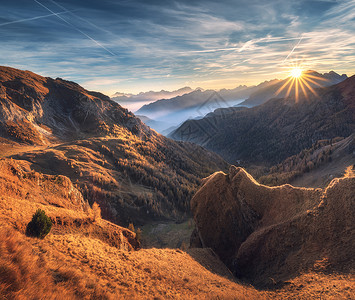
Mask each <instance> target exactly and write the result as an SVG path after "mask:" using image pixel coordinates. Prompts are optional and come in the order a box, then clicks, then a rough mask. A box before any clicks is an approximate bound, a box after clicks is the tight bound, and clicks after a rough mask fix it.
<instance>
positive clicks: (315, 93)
mask: <svg viewBox="0 0 355 300" xmlns="http://www.w3.org/2000/svg"><path fill="white" fill-rule="evenodd" d="M301 81H302V82H303V83H304V85H305V86H306V87H308V89H309V90H310V91H311V92H312V94H313V95H314V96H316V97H318V94H317V92H316V91H315V90H314V89H313V88H312V87H311V86H310V85H309V84H308V82H307V81H306V80H305V79H303V78H301Z"/></svg>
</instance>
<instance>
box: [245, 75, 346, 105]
mask: <svg viewBox="0 0 355 300" xmlns="http://www.w3.org/2000/svg"><path fill="white" fill-rule="evenodd" d="M304 74H305V75H306V76H309V79H310V80H308V82H307V84H308V85H309V86H310V87H311V88H313V89H314V88H319V87H327V86H331V85H334V84H337V83H340V82H342V81H344V80H345V79H347V78H348V77H347V75H346V74H343V75H339V74H337V73H336V72H334V71H330V72H329V73H324V74H320V73H318V72H316V71H306V72H304ZM288 82H289V78H287V79H284V80H274V81H270V82H269V83H268V84H267V85H265V86H263V87H261V88H259V89H258V90H257V91H255V92H254V93H252V94H251V95H250V96H249V98H248V99H246V100H245V101H243V102H242V103H241V104H240V105H245V106H247V107H253V106H256V105H260V104H263V103H265V102H266V101H267V100H269V99H271V98H284V97H286V96H287V94H290V95H294V94H295V91H296V87H295V86H292V87H291V89H289V87H288V85H287V84H288ZM283 86H285V87H284V88H282V87H283ZM299 92H300V93H303V91H302V90H300V91H299Z"/></svg>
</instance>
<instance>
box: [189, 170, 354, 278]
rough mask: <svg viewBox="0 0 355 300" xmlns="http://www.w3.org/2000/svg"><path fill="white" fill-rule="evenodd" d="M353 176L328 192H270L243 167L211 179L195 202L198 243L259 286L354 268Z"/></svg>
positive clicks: (336, 181) (337, 182) (195, 241)
mask: <svg viewBox="0 0 355 300" xmlns="http://www.w3.org/2000/svg"><path fill="white" fill-rule="evenodd" d="M354 195H355V178H342V179H334V180H333V181H332V182H331V184H330V185H329V186H328V187H327V188H326V189H325V190H322V189H306V188H295V187H293V186H290V185H283V186H278V187H273V188H270V187H267V186H263V185H260V184H258V183H257V182H256V181H255V180H254V179H253V178H252V177H251V176H250V175H249V174H248V173H247V172H246V171H245V170H244V169H242V168H237V167H234V166H233V167H231V169H230V173H229V174H224V173H222V172H219V173H215V174H213V175H211V176H210V177H208V178H206V179H205V182H204V184H203V186H202V187H201V188H200V190H199V191H198V192H197V193H196V195H195V196H194V197H193V199H192V201H191V208H192V212H193V215H194V219H195V223H196V231H197V233H196V232H195V233H194V238H193V239H192V244H194V245H198V244H199V243H200V244H201V245H203V246H205V247H210V248H212V249H213V250H214V251H215V252H216V253H217V254H218V255H219V256H220V258H221V259H222V260H223V261H224V262H225V263H226V264H227V266H228V267H229V268H230V269H231V270H232V271H233V272H234V274H236V275H237V276H239V277H244V278H247V279H249V280H251V281H253V282H254V283H255V284H271V283H272V282H275V281H280V280H281V281H282V280H286V279H287V278H289V277H290V276H293V275H295V274H297V273H299V272H302V271H305V270H307V269H309V268H314V267H315V265H317V266H318V267H319V262H320V261H321V262H322V263H321V265H322V268H323V269H324V270H325V269H329V270H330V269H333V268H335V269H337V270H338V271H351V269H352V268H354V266H355V263H354V259H353V255H352V252H353V249H354V247H355V242H354V240H353V239H352V238H351V237H353V236H354V234H355V228H354V225H353V224H354V221H355V196H354Z"/></svg>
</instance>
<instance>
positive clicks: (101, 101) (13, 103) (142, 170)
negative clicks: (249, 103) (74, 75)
mask: <svg viewBox="0 0 355 300" xmlns="http://www.w3.org/2000/svg"><path fill="white" fill-rule="evenodd" d="M0 135H1V136H2V145H0V146H1V147H0V148H2V149H3V151H2V156H5V157H9V156H11V155H12V157H14V158H16V159H17V160H21V161H25V162H26V161H27V162H30V167H31V168H32V169H33V170H36V171H38V172H41V173H45V174H50V175H65V176H68V177H69V178H70V179H71V180H72V181H73V182H74V183H75V184H76V185H77V187H78V189H79V190H80V191H81V192H82V193H83V195H84V196H85V199H87V200H88V201H89V203H90V205H92V203H93V202H94V201H96V202H98V203H99V204H100V205H101V207H102V213H103V216H104V217H105V218H107V219H109V220H111V221H113V222H115V223H117V224H121V225H128V223H129V222H134V223H139V224H142V223H145V222H147V221H150V220H152V219H154V220H156V219H172V220H180V219H183V218H185V217H186V215H187V214H188V213H189V199H190V198H191V196H192V194H193V193H194V192H195V191H196V189H197V187H198V185H199V183H200V179H201V178H203V177H205V176H207V175H208V174H210V173H211V172H213V171H216V170H219V169H225V168H226V167H227V164H226V163H225V162H224V161H223V160H222V159H221V158H220V157H218V156H217V155H215V154H212V153H210V152H208V151H206V150H204V149H203V148H201V147H199V146H196V145H193V144H189V143H181V142H174V141H172V140H170V139H167V138H165V137H163V136H161V135H159V134H157V133H156V132H155V131H154V130H151V129H149V127H147V126H146V125H144V124H143V123H142V122H141V121H140V120H139V119H138V118H136V117H135V116H134V115H133V114H132V113H129V112H128V111H127V110H126V109H123V108H122V107H121V106H120V105H119V104H117V103H116V102H114V101H112V100H110V99H109V98H108V97H107V96H104V95H102V94H99V93H96V92H89V91H87V90H85V89H83V88H82V87H80V86H79V85H77V84H76V83H73V82H68V81H65V80H62V79H58V78H57V79H51V78H45V77H42V76H39V75H36V74H34V73H32V72H29V71H20V70H16V69H12V68H7V67H1V68H0Z"/></svg>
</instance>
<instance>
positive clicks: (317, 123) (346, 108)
mask: <svg viewBox="0 0 355 300" xmlns="http://www.w3.org/2000/svg"><path fill="white" fill-rule="evenodd" d="M354 131H355V76H352V77H350V78H348V79H346V80H345V81H343V82H341V83H339V84H337V85H334V86H331V87H326V88H321V89H317V94H316V95H313V94H312V95H308V96H307V97H300V98H299V99H297V100H296V98H295V97H294V96H289V97H288V98H283V99H271V100H269V101H268V102H266V103H264V104H262V105H260V106H257V107H253V108H244V109H239V110H235V109H233V110H232V111H231V110H228V109H224V110H223V109H222V110H219V111H217V112H216V113H211V114H208V115H207V116H206V117H205V118H203V119H200V120H189V121H186V122H185V123H184V124H183V125H181V126H180V127H179V128H178V129H177V130H175V131H174V132H172V133H171V134H170V135H169V136H170V137H172V138H174V139H176V140H184V141H191V142H195V143H197V144H200V145H203V146H204V147H205V148H207V149H209V150H212V151H214V152H216V153H218V154H220V155H221V156H222V157H223V158H225V159H226V160H227V161H229V162H231V163H237V162H238V163H242V164H245V165H248V164H252V163H253V164H266V165H269V166H270V165H273V164H277V163H280V162H282V161H283V160H284V159H286V158H287V157H289V156H292V155H296V154H298V153H299V152H301V151H302V150H303V149H308V148H311V147H312V145H313V144H314V143H315V142H316V141H318V140H325V139H327V140H330V139H332V138H336V137H348V136H349V135H351V134H352V133H353V132H354Z"/></svg>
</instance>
